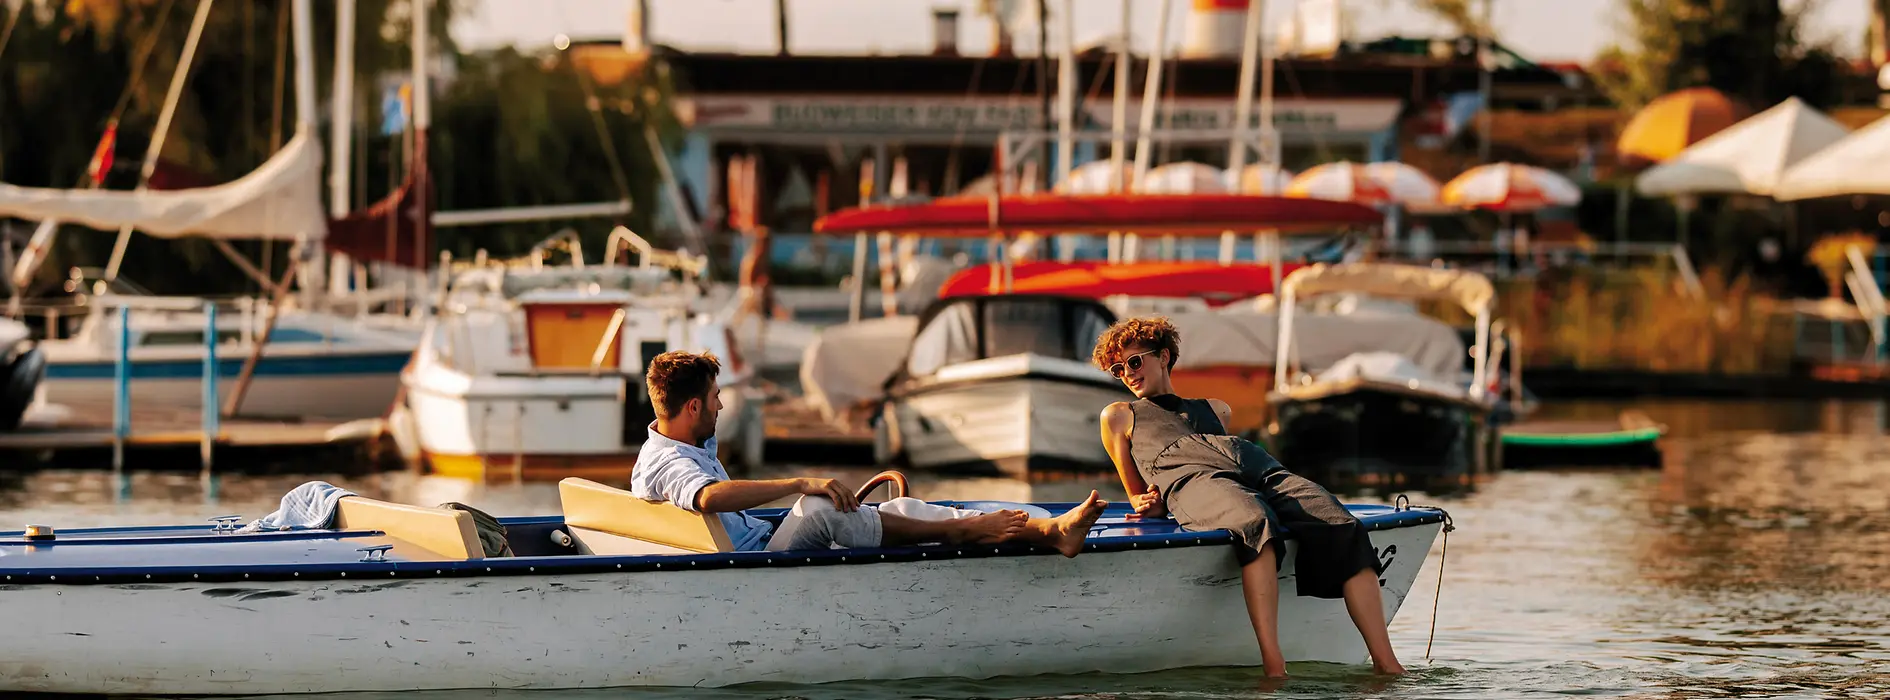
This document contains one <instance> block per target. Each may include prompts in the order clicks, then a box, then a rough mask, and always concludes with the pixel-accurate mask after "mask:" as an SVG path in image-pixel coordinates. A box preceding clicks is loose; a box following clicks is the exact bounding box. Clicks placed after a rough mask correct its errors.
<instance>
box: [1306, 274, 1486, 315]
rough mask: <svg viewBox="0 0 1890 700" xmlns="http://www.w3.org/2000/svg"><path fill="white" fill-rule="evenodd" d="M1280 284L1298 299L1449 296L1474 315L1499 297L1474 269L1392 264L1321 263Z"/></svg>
mask: <svg viewBox="0 0 1890 700" xmlns="http://www.w3.org/2000/svg"><path fill="white" fill-rule="evenodd" d="M1280 287H1281V288H1282V289H1284V290H1285V293H1288V294H1292V295H1293V296H1294V297H1295V298H1297V299H1304V298H1306V297H1310V296H1314V295H1318V294H1327V293H1332V292H1358V293H1362V294H1374V295H1378V296H1388V297H1401V298H1410V297H1422V298H1429V299H1447V300H1450V301H1454V302H1457V304H1458V305H1460V306H1462V307H1463V308H1464V309H1465V310H1467V311H1469V312H1470V313H1472V314H1482V313H1487V312H1488V311H1489V307H1490V300H1491V299H1493V298H1494V297H1495V296H1496V289H1495V288H1494V287H1492V286H1490V280H1489V278H1487V277H1484V276H1483V275H1480V274H1477V273H1475V272H1471V271H1468V270H1449V269H1444V268H1437V267H1421V266H1418V265H1397V264H1390V263H1363V262H1361V263H1348V264H1345V265H1327V264H1324V263H1320V264H1318V265H1312V266H1308V267H1302V268H1300V269H1297V270H1294V271H1293V274H1290V275H1287V276H1286V279H1285V280H1282V281H1281V282H1280Z"/></svg>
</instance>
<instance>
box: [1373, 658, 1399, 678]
mask: <svg viewBox="0 0 1890 700" xmlns="http://www.w3.org/2000/svg"><path fill="white" fill-rule="evenodd" d="M1372 670H1373V671H1377V672H1378V673H1381V674H1383V675H1387V676H1402V675H1404V665H1403V664H1400V663H1398V662H1397V661H1391V662H1389V663H1379V662H1378V660H1376V659H1373V660H1372Z"/></svg>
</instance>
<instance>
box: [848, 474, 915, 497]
mask: <svg viewBox="0 0 1890 700" xmlns="http://www.w3.org/2000/svg"><path fill="white" fill-rule="evenodd" d="M880 484H892V486H891V487H890V488H891V491H892V497H893V498H905V496H906V475H904V474H901V473H899V472H896V471H891V470H887V471H883V472H880V473H878V474H874V475H873V478H871V479H867V480H866V484H865V485H864V486H861V487H860V490H858V491H855V492H854V494H853V498H854V500H857V501H859V502H861V503H865V502H866V494H869V493H872V492H873V488H874V487H876V486H879V485H880Z"/></svg>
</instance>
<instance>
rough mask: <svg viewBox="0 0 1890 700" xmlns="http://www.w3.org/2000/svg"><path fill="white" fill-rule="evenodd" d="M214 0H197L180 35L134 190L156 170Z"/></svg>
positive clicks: (127, 237)
mask: <svg viewBox="0 0 1890 700" xmlns="http://www.w3.org/2000/svg"><path fill="white" fill-rule="evenodd" d="M214 2H215V0H202V1H201V2H198V3H197V14H196V16H195V17H192V18H191V20H190V35H189V36H187V37H185V38H184V55H183V57H182V58H179V59H178V62H177V70H176V71H175V72H173V73H171V85H170V88H169V89H168V90H167V91H165V93H164V106H163V107H162V108H161V109H160V110H159V111H158V121H157V128H156V130H154V131H152V133H151V143H150V144H149V145H147V146H146V147H145V150H144V164H143V166H142V168H141V169H140V170H139V171H138V189H140V190H142V189H144V188H145V186H146V185H147V184H149V182H150V181H151V173H152V172H154V171H156V170H157V161H158V156H159V155H160V154H162V153H163V152H164V138H165V137H166V136H167V135H169V134H170V132H171V118H172V117H173V116H176V114H177V100H178V99H179V98H180V97H182V96H183V94H184V82H185V81H186V80H187V79H188V78H189V77H190V64H191V62H192V61H193V60H194V59H195V58H196V56H197V43H198V41H199V40H201V39H202V38H203V27H204V25H205V24H206V23H208V22H209V20H210V6H211V5H212V4H213V3H214ZM131 231H132V228H131V227H130V226H126V227H124V228H120V229H119V230H118V240H117V241H116V242H114V243H113V244H112V257H111V259H110V260H109V261H107V262H106V263H105V282H106V284H110V283H111V282H112V281H113V280H116V279H118V269H119V267H121V266H123V265H124V262H125V248H126V247H127V246H129V245H131Z"/></svg>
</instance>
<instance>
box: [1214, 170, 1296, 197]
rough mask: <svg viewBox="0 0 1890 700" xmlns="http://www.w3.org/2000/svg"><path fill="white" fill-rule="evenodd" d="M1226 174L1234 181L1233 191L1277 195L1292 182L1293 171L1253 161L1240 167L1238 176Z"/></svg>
mask: <svg viewBox="0 0 1890 700" xmlns="http://www.w3.org/2000/svg"><path fill="white" fill-rule="evenodd" d="M1228 175H1229V177H1228V178H1227V179H1229V180H1234V181H1235V182H1234V188H1233V191H1235V192H1239V193H1241V194H1266V195H1278V194H1280V193H1282V192H1285V191H1286V188H1287V187H1288V186H1290V185H1292V184H1293V173H1292V172H1291V171H1289V170H1287V169H1285V168H1282V167H1280V166H1277V165H1274V164H1272V163H1254V164H1251V165H1248V166H1247V167H1244V168H1241V169H1240V174H1239V176H1238V177H1234V176H1233V174H1232V173H1228Z"/></svg>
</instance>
